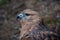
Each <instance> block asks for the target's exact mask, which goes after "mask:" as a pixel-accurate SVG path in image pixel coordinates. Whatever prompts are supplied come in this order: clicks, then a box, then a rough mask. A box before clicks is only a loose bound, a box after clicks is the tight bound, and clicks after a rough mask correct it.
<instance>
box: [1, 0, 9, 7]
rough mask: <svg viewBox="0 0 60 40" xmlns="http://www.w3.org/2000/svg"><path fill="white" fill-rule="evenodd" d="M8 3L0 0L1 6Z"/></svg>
mask: <svg viewBox="0 0 60 40" xmlns="http://www.w3.org/2000/svg"><path fill="white" fill-rule="evenodd" d="M8 1H9V0H0V6H1V5H4V4H6V3H7V2H8Z"/></svg>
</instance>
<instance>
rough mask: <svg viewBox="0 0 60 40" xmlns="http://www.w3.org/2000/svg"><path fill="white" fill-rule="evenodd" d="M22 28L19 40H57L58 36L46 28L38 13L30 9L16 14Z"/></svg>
mask: <svg viewBox="0 0 60 40" xmlns="http://www.w3.org/2000/svg"><path fill="white" fill-rule="evenodd" d="M17 19H18V20H19V22H20V24H21V26H22V28H21V33H20V40H59V38H60V36H59V35H58V34H57V33H56V32H54V31H52V30H50V29H48V28H47V27H46V26H45V25H44V23H43V20H42V18H41V17H40V15H39V13H38V12H36V11H33V10H31V9H26V10H23V11H22V12H21V13H20V14H18V15H17Z"/></svg>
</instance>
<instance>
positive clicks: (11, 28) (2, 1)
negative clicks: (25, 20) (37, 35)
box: [0, 0, 60, 40]
mask: <svg viewBox="0 0 60 40" xmlns="http://www.w3.org/2000/svg"><path fill="white" fill-rule="evenodd" d="M28 8H29V9H32V10H35V11H37V12H39V13H40V16H41V17H42V18H43V19H44V23H45V25H46V26H47V27H49V28H50V29H51V30H54V31H56V32H57V33H58V34H60V0H0V40H18V38H19V33H20V29H21V27H20V24H19V22H18V21H17V19H16V15H17V14H18V13H20V12H21V11H22V10H24V9H28Z"/></svg>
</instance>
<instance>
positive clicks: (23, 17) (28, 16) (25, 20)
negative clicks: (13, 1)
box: [17, 9, 41, 26]
mask: <svg viewBox="0 0 60 40" xmlns="http://www.w3.org/2000/svg"><path fill="white" fill-rule="evenodd" d="M17 19H18V20H19V21H20V23H21V25H22V26H23V25H24V26H25V25H34V24H35V25H36V24H39V23H40V21H41V17H40V15H39V13H38V12H36V11H33V10H31V9H26V10H23V11H22V12H21V13H19V14H18V15H17Z"/></svg>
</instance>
